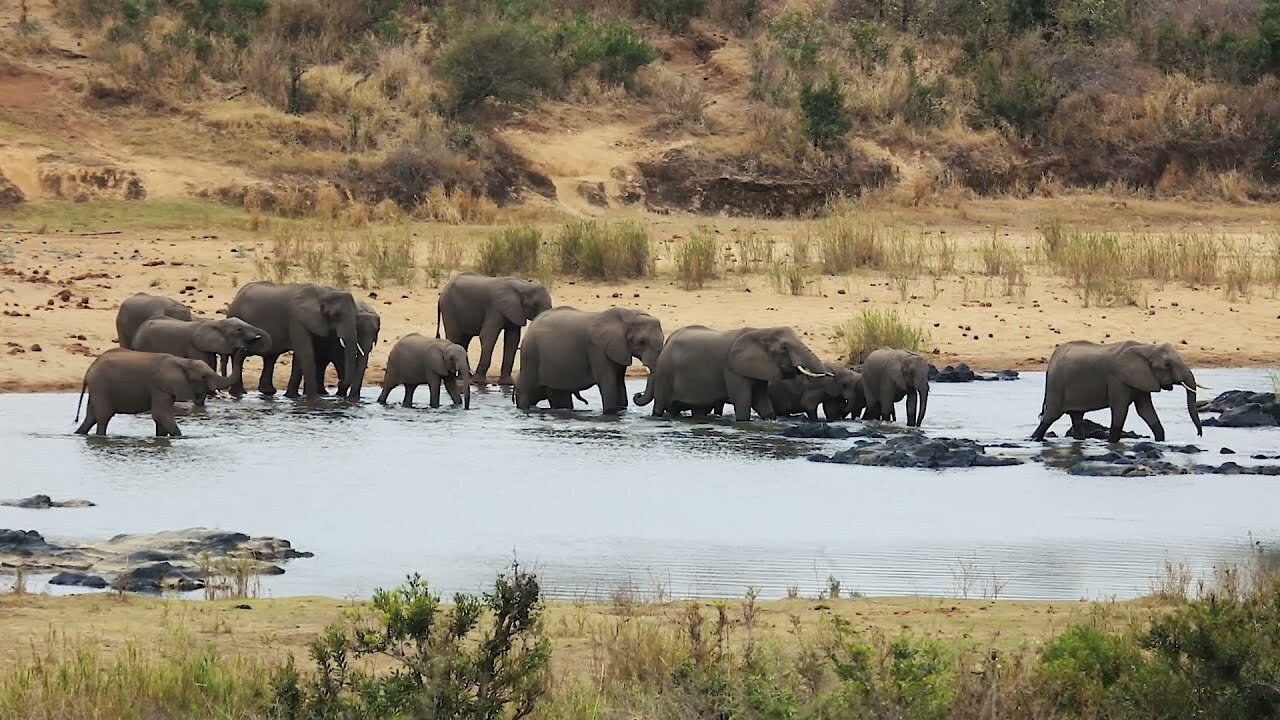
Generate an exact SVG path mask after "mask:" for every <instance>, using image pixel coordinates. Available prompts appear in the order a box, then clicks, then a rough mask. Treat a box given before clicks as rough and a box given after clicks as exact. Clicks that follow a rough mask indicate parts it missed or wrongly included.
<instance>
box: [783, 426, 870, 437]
mask: <svg viewBox="0 0 1280 720" xmlns="http://www.w3.org/2000/svg"><path fill="white" fill-rule="evenodd" d="M782 436H783V437H789V438H805V439H809V440H814V439H827V440H843V439H845V438H848V437H852V436H853V433H851V432H849V431H848V430H846V429H845V428H842V427H832V426H831V425H829V424H828V423H824V422H805V423H800V424H798V425H792V426H791V427H789V428H787V429H786V430H783V431H782Z"/></svg>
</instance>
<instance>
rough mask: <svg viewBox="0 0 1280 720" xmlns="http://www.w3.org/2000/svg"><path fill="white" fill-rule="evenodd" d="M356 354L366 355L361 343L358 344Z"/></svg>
mask: <svg viewBox="0 0 1280 720" xmlns="http://www.w3.org/2000/svg"><path fill="white" fill-rule="evenodd" d="M356 354H357V355H359V356H360V357H364V348H362V347H360V345H359V344H357V345H356Z"/></svg>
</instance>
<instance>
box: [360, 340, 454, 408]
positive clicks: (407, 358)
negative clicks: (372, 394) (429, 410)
mask: <svg viewBox="0 0 1280 720" xmlns="http://www.w3.org/2000/svg"><path fill="white" fill-rule="evenodd" d="M424 383H425V384H426V386H427V387H428V388H429V389H430V390H431V407H433V408H434V407H440V386H441V384H443V385H444V388H445V390H446V391H447V392H448V393H449V398H450V399H452V400H453V404H454V405H462V408H463V409H464V410H470V409H471V369H470V367H469V366H468V361H467V351H466V350H463V349H462V346H461V345H458V344H457V343H451V342H449V341H448V340H442V339H440V338H429V337H426V336H425V335H419V334H418V333H409V334H408V335H405V336H404V337H402V338H400V340H399V342H397V343H396V344H395V345H394V346H392V348H391V352H390V353H388V354H387V372H386V373H385V374H384V375H383V378H382V394H381V395H379V396H378V402H380V403H382V404H384V405H385V404H386V403H387V397H388V396H389V395H391V391H392V390H394V389H395V388H396V386H398V385H404V400H403V402H402V404H403V405H404V406H405V407H412V406H413V391H414V390H417V389H418V386H419V385H422V384H424Z"/></svg>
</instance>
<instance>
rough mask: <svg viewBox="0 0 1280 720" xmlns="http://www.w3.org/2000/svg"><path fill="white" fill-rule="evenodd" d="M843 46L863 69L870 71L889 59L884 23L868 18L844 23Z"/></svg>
mask: <svg viewBox="0 0 1280 720" xmlns="http://www.w3.org/2000/svg"><path fill="white" fill-rule="evenodd" d="M844 29H845V48H846V50H848V52H849V55H850V56H852V57H853V58H854V59H856V60H857V61H858V64H859V65H860V66H862V69H863V71H865V72H871V71H872V70H875V69H876V68H878V67H880V66H881V65H884V64H885V63H886V62H888V61H889V43H888V42H886V41H885V39H884V25H883V24H882V23H878V22H874V21H870V20H857V19H855V20H850V21H849V22H848V23H847V24H846V25H845V28H844Z"/></svg>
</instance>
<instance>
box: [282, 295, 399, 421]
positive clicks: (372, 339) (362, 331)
mask: <svg viewBox="0 0 1280 720" xmlns="http://www.w3.org/2000/svg"><path fill="white" fill-rule="evenodd" d="M381 332H382V317H381V316H379V315H378V312H377V311H376V310H374V309H373V308H372V307H370V306H369V305H368V304H366V303H363V302H357V303H356V342H357V343H358V345H359V348H360V353H357V356H356V365H355V368H354V370H348V369H347V366H346V365H345V364H344V360H343V358H344V357H345V352H344V351H343V348H342V344H341V343H339V342H338V336H337V335H336V334H332V333H331V334H329V335H328V336H327V337H325V338H321V339H318V340H317V341H316V377H315V378H314V379H312V378H303V379H302V387H303V392H306V391H307V388H308V386H309V384H310V383H312V382H314V383H315V384H316V386H317V387H318V392H319V394H321V395H327V394H328V392H329V391H328V390H327V389H325V377H324V376H325V373H326V372H328V370H329V366H330V365H332V366H333V369H334V371H335V372H336V373H337V375H338V397H340V398H346V399H348V400H359V399H360V388H361V387H362V386H363V385H364V376H365V373H366V372H367V371H368V369H369V356H370V355H371V354H372V353H373V348H374V346H375V345H377V344H378V334H379V333H381ZM293 372H298V369H297V366H296V365H295V366H294V370H293Z"/></svg>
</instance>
